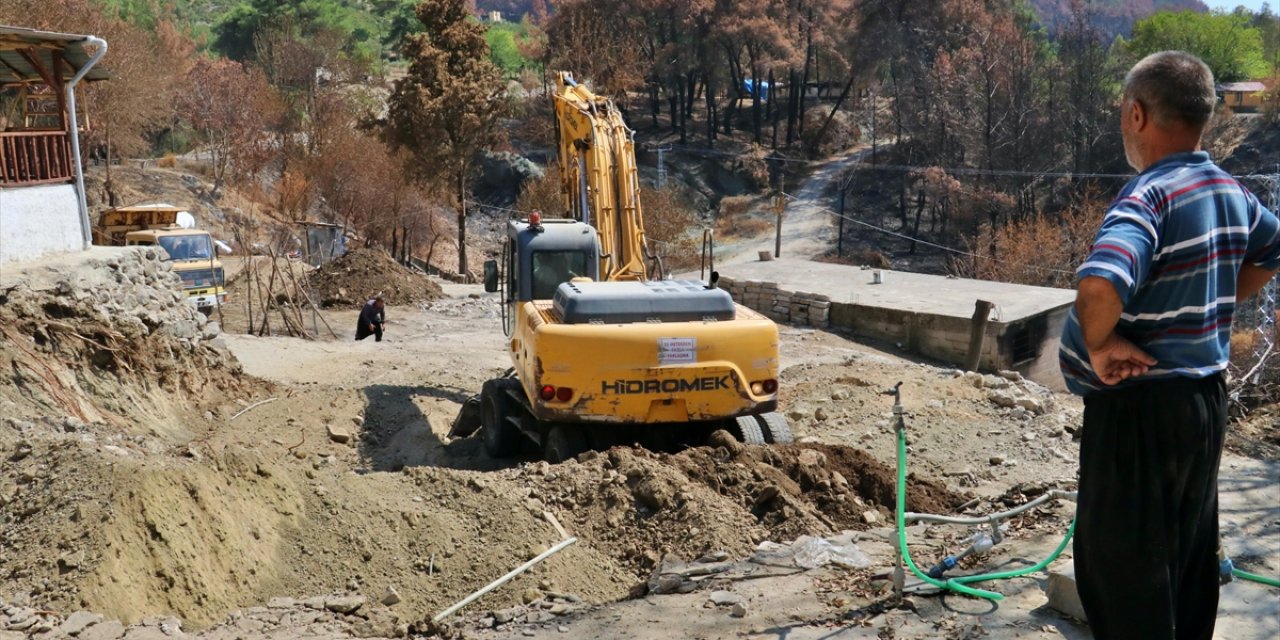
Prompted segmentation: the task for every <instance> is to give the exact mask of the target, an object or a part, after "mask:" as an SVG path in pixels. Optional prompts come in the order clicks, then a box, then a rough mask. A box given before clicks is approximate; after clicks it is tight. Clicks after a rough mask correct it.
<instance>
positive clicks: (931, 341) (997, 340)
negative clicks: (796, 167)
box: [719, 258, 1075, 390]
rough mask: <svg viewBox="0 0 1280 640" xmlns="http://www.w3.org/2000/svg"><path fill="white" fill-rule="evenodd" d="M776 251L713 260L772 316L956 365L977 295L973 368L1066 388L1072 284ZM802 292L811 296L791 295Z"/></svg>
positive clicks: (751, 302)
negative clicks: (747, 258) (1062, 357)
mask: <svg viewBox="0 0 1280 640" xmlns="http://www.w3.org/2000/svg"><path fill="white" fill-rule="evenodd" d="M875 271H876V270H872V269H865V268H862V267H852V266H847V265H837V264H828V263H822V262H810V261H806V260H788V259H785V258H784V259H777V260H769V261H756V262H746V263H739V264H733V265H728V266H724V267H722V268H720V269H719V272H720V276H721V279H722V282H723V286H724V287H725V288H726V289H728V290H729V291H730V293H732V294H733V295H734V298H735V299H736V300H737V301H738V302H739V303H742V304H744V305H746V306H748V307H751V308H753V309H756V310H758V311H761V312H762V313H765V314H768V315H770V316H771V317H773V318H774V319H775V320H777V321H783V322H792V321H795V322H796V323H797V324H815V325H819V326H823V325H824V323H823V320H824V318H823V316H825V321H826V326H831V327H835V328H841V329H845V330H848V331H850V332H852V333H853V334H854V335H859V336H863V337H869V338H874V339H879V340H886V341H889V342H893V343H895V344H898V345H900V346H901V348H903V349H906V350H908V351H910V352H913V353H918V354H920V355H923V356H927V357H930V358H934V359H937V360H941V361H943V362H947V363H950V364H955V365H961V364H963V363H964V360H965V357H966V355H967V354H968V350H969V338H970V331H971V325H972V318H973V314H974V305H975V303H976V301H978V300H986V301H988V302H991V303H993V304H994V305H995V308H994V310H993V311H992V314H991V317H990V322H989V323H988V324H987V328H986V333H985V336H986V339H985V344H984V349H983V352H982V358H981V361H980V363H979V368H980V369H984V370H1004V369H1012V370H1016V371H1020V372H1022V374H1023V375H1025V376H1027V377H1029V378H1031V379H1032V380H1035V381H1037V382H1039V383H1041V384H1044V385H1047V386H1049V387H1051V388H1054V389H1059V390H1061V389H1062V388H1063V383H1062V376H1061V374H1060V373H1059V371H1058V354H1057V342H1058V337H1059V336H1060V335H1061V332H1062V326H1063V323H1064V322H1065V321H1066V316H1067V312H1068V310H1069V309H1070V307H1071V304H1072V302H1073V301H1074V300H1075V293H1074V292H1073V291H1070V290H1067V289H1052V288H1046V287H1032V286H1026V285H1017V284H1008V283H1002V282H989V281H985V280H969V279H964V278H950V277H945V276H935V275H927V274H920V273H907V272H903V271H888V270H879V271H880V278H881V283H880V284H876V283H875V282H874V280H875V276H874V273H875ZM796 294H808V295H796Z"/></svg>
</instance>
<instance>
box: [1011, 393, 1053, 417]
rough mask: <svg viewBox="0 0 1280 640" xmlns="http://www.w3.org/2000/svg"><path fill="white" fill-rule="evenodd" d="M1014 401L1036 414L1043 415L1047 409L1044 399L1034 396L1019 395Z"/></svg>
mask: <svg viewBox="0 0 1280 640" xmlns="http://www.w3.org/2000/svg"><path fill="white" fill-rule="evenodd" d="M1016 402H1017V403H1018V406H1019V407H1022V408H1023V409H1026V410H1027V411H1030V412H1032V413H1034V414H1036V415H1044V413H1045V411H1047V410H1048V407H1046V406H1045V403H1044V401H1043V400H1041V399H1040V398H1037V397H1035V396H1019V397H1018V399H1017V401H1016Z"/></svg>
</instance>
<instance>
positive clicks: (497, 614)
mask: <svg viewBox="0 0 1280 640" xmlns="http://www.w3.org/2000/svg"><path fill="white" fill-rule="evenodd" d="M515 617H516V611H515V610H514V609H503V610H501V611H494V612H493V623H494V624H506V623H508V622H511V621H512V620H514V619H515Z"/></svg>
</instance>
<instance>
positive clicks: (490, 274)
mask: <svg viewBox="0 0 1280 640" xmlns="http://www.w3.org/2000/svg"><path fill="white" fill-rule="evenodd" d="M484 290H485V292H486V293H493V292H495V291H497V290H498V261H497V260H485V261H484Z"/></svg>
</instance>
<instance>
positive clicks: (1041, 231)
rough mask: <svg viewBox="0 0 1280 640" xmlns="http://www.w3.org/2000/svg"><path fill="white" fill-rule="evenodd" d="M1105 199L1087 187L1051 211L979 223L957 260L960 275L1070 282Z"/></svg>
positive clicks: (1051, 283)
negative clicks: (1063, 206)
mask: <svg viewBox="0 0 1280 640" xmlns="http://www.w3.org/2000/svg"><path fill="white" fill-rule="evenodd" d="M1106 208H1107V200H1106V199H1104V198H1103V197H1102V195H1101V194H1100V193H1098V192H1097V191H1093V190H1090V191H1086V192H1085V193H1084V194H1082V195H1081V196H1080V197H1079V198H1078V199H1077V200H1076V201H1075V202H1074V203H1072V204H1071V206H1069V207H1067V208H1066V209H1064V210H1063V211H1061V212H1059V213H1058V214H1056V215H1050V214H1044V213H1040V214H1037V215H1034V216H1031V217H1029V218H1025V219H1022V220H1015V221H1013V222H1010V223H1007V224H1005V225H1004V226H1001V227H999V228H996V229H992V228H991V226H990V225H983V227H982V230H981V231H980V232H979V234H978V236H977V237H976V238H975V239H974V240H973V241H972V242H970V243H968V245H969V250H970V252H971V253H974V254H977V255H978V256H980V257H965V258H963V259H961V260H960V261H959V262H958V265H959V267H960V269H959V270H960V272H961V274H962V275H966V276H971V277H975V278H979V279H982V280H995V281H997V282H1016V283H1018V284H1029V285H1034V286H1040V287H1061V288H1071V287H1074V286H1075V270H1076V267H1078V266H1079V265H1080V263H1081V262H1083V261H1084V259H1085V257H1086V256H1088V255H1089V250H1090V249H1091V248H1092V246H1093V238H1094V236H1096V235H1097V233H1098V227H1099V226H1100V225H1101V224H1102V214H1103V212H1104V211H1106Z"/></svg>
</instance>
